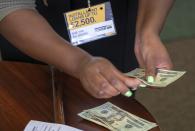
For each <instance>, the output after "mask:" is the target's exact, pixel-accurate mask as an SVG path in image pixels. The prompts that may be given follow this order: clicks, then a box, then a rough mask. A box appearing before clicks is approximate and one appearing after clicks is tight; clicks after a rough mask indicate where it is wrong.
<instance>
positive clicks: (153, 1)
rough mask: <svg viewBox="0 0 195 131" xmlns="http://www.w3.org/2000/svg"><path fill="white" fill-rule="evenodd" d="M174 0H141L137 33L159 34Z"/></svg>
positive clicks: (140, 34)
mask: <svg viewBox="0 0 195 131" xmlns="http://www.w3.org/2000/svg"><path fill="white" fill-rule="evenodd" d="M173 3H174V0H139V7H138V15H137V23H136V34H137V35H138V36H142V35H145V34H146V35H147V34H150V33H153V34H155V35H159V34H160V32H161V30H162V27H163V25H164V22H165V19H166V17H167V15H168V12H169V10H170V9H171V7H172V5H173Z"/></svg>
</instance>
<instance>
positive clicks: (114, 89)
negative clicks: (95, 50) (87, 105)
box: [79, 59, 140, 98]
mask: <svg viewBox="0 0 195 131" xmlns="http://www.w3.org/2000/svg"><path fill="white" fill-rule="evenodd" d="M79 76H81V77H80V80H81V82H82V84H83V87H84V88H85V89H86V90H87V91H88V92H89V93H90V94H91V95H92V96H94V97H96V98H110V97H113V96H117V95H119V94H120V93H121V94H123V95H125V96H127V97H130V96H132V92H131V91H130V89H129V87H130V88H132V89H135V88H137V87H138V85H139V84H140V82H139V81H138V80H136V79H134V78H128V77H126V76H124V75H123V74H122V73H121V72H120V71H118V70H117V69H116V68H115V67H114V66H113V65H112V64H111V63H110V62H109V61H107V60H105V59H95V60H94V61H92V62H91V63H90V64H88V65H87V66H86V68H84V70H82V71H81V74H80V75H79Z"/></svg>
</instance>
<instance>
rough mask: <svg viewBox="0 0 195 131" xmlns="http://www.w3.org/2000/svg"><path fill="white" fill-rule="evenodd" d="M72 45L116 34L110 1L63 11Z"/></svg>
mask: <svg viewBox="0 0 195 131" xmlns="http://www.w3.org/2000/svg"><path fill="white" fill-rule="evenodd" d="M64 17H65V21H66V26H67V28H68V33H69V37H70V41H71V43H72V45H74V46H77V45H81V44H84V43H87V42H91V41H94V40H98V39H102V38H105V37H110V36H113V35H116V29H115V25H114V20H113V14H112V8H111V4H110V2H106V3H102V4H98V5H95V6H91V7H90V8H83V9H79V10H75V11H71V12H67V13H64Z"/></svg>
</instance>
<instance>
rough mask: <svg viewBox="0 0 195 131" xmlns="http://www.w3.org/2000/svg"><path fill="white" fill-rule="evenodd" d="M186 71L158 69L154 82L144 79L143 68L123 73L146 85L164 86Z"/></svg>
mask: <svg viewBox="0 0 195 131" xmlns="http://www.w3.org/2000/svg"><path fill="white" fill-rule="evenodd" d="M185 73H186V72H185V71H173V70H164V69H158V70H157V74H156V77H155V81H154V83H149V82H147V80H146V74H145V70H144V69H140V68H136V69H135V70H133V71H131V72H128V73H125V75H127V76H130V77H134V78H137V79H139V80H141V81H142V82H143V84H145V85H147V86H153V87H159V88H161V87H166V86H168V85H169V84H171V83H173V82H174V81H176V80H177V79H179V78H180V77H181V76H183V75H184V74H185Z"/></svg>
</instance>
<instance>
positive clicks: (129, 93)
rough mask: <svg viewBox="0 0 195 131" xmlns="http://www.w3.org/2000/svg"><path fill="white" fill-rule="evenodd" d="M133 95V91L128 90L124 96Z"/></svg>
mask: <svg viewBox="0 0 195 131" xmlns="http://www.w3.org/2000/svg"><path fill="white" fill-rule="evenodd" d="M132 95H133V93H132V92H131V91H127V92H126V93H125V94H124V96H126V97H131V96H132Z"/></svg>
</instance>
